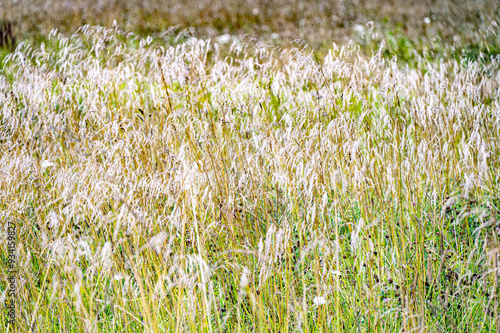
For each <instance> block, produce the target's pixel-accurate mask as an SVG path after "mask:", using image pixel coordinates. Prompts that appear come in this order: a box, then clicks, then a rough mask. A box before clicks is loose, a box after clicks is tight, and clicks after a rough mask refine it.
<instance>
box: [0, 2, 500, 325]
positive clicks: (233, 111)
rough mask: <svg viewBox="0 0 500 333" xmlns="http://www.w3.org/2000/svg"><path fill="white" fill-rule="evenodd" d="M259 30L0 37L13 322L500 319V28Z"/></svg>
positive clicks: (109, 30)
mask: <svg viewBox="0 0 500 333" xmlns="http://www.w3.org/2000/svg"><path fill="white" fill-rule="evenodd" d="M20 3H22V1H21V2H20ZM151 3H153V2H151ZM478 3H479V2H478ZM316 5H318V4H316ZM270 8H271V9H273V8H274V7H270ZM314 8H316V7H314ZM419 8H420V7H419ZM271 9H269V10H271ZM103 12H105V11H104V10H103ZM261 12H262V10H261ZM217 13H219V12H217ZM252 13H253V14H252V15H254V16H257V14H255V12H252ZM53 15H54V16H57V17H63V16H62V15H61V14H60V13H59V12H57V11H54V13H53ZM148 15H150V14H148ZM228 15H229V14H228ZM259 15H260V14H259ZM346 15H347V14H346ZM68 17H70V16H68ZM106 17H108V16H106ZM231 17H233V16H231ZM235 17H239V18H240V21H241V20H243V21H244V22H247V21H248V20H247V21H245V20H246V19H244V18H245V17H247V16H244V15H243V16H237V15H236V16H235ZM283 17H284V18H283V22H287V21H286V20H287V17H288V16H286V15H284V16H283ZM288 19H289V20H290V21H293V18H292V19H290V18H288ZM146 21H147V20H146ZM240 21H235V22H236V23H234V24H233V26H234V29H236V30H234V31H233V30H231V31H224V30H217V25H216V24H215V23H214V22H213V21H211V23H210V24H212V25H213V29H214V30H213V31H212V34H213V35H210V33H207V34H205V35H204V36H201V37H200V36H196V33H194V32H193V31H194V30H190V29H189V28H186V29H181V28H179V27H176V28H172V29H166V30H163V31H151V30H148V29H149V28H147V27H145V26H142V28H141V29H142V30H141V29H138V31H139V32H137V31H133V30H131V29H129V28H130V27H129V26H127V27H125V26H123V25H121V24H120V22H116V21H115V22H113V21H112V20H110V22H104V23H105V25H82V26H80V27H79V28H75V31H73V32H71V33H69V32H68V31H69V30H67V31H66V30H64V29H63V31H59V30H57V29H53V30H47V31H44V30H43V29H42V28H40V30H39V31H37V32H36V33H33V31H34V30H33V28H32V27H31V28H29V29H28V28H26V29H25V30H24V32H23V33H20V35H19V36H22V38H17V41H16V42H17V43H16V44H17V45H16V46H15V48H13V49H2V51H0V59H1V62H0V221H1V223H2V234H1V237H0V248H1V250H0V258H1V260H2V265H0V274H1V280H0V291H1V294H0V296H1V301H2V304H4V302H5V301H6V300H7V298H8V295H7V288H8V283H9V281H8V280H7V276H8V274H9V273H8V259H9V256H8V252H7V224H8V223H13V224H14V225H15V226H16V237H15V239H16V247H15V254H16V265H17V271H16V283H17V284H16V288H17V289H16V297H15V299H16V303H17V312H16V317H15V321H16V322H15V325H8V324H7V320H8V318H7V313H6V312H5V311H2V312H1V313H0V322H1V324H0V325H3V326H2V327H3V328H2V329H4V331H5V332H101V331H108V332H181V331H189V332H197V331H202V332H205V331H207V332H231V331H235V332H292V331H299V332H498V331H499V330H500V313H499V312H500V309H499V302H498V297H499V292H500V287H499V281H498V278H499V275H500V274H499V272H500V271H499V259H500V242H499V238H500V172H499V171H500V97H499V92H500V71H499V69H500V67H499V65H500V57H499V56H498V54H499V50H500V47H499V45H500V42H499V41H498V33H499V32H500V28H499V27H498V25H497V24H496V23H495V21H487V22H486V21H485V22H486V23H485V24H484V25H477V26H476V27H477V29H476V30H475V31H474V33H472V32H470V36H469V37H467V36H468V35H467V33H469V32H464V31H468V30H467V29H465V28H464V30H460V31H459V32H457V31H458V30H453V29H452V30H450V31H451V32H450V34H449V38H450V39H451V40H450V41H448V40H446V38H445V37H443V38H442V39H439V38H434V39H432V38H430V37H429V36H430V35H426V34H425V33H424V32H425V31H427V32H428V33H429V34H431V33H430V31H433V29H437V30H436V31H438V30H439V29H441V28H440V27H444V26H446V24H443V25H442V26H441V25H440V24H441V23H439V22H437V23H435V25H434V23H433V22H431V18H430V16H429V17H427V16H425V20H424V21H423V23H422V22H420V21H419V22H420V23H418V24H419V27H420V28H419V29H421V30H418V31H424V30H425V31H424V32H422V34H416V36H417V37H412V36H411V35H409V34H406V33H405V32H404V31H405V30H404V27H402V26H401V25H399V27H400V28H401V29H400V28H398V25H393V26H391V25H390V22H389V23H387V24H386V25H377V24H374V23H368V24H357V25H353V26H351V27H349V31H350V32H349V33H350V35H349V41H346V42H339V43H335V42H331V40H330V39H328V38H334V35H333V33H332V35H328V36H326V37H325V36H323V35H318V36H319V37H318V39H314V38H311V44H310V43H309V42H308V41H307V40H305V39H296V40H293V41H292V40H291V41H288V40H286V36H285V37H282V35H278V37H276V35H272V34H269V35H266V34H264V35H263V37H262V38H261V39H259V38H251V36H248V35H246V36H245V35H242V34H237V33H236V32H241V31H239V30H238V29H240V26H241V29H243V30H244V29H246V28H248V27H249V26H248V25H245V24H246V23H245V24H243V23H241V24H240V23H238V22H240ZM75 22H76V23H74V24H78V25H79V24H80V23H82V22H80V21H78V20H75ZM153 22H154V21H153ZM193 22H194V23H193ZM83 23H85V22H83ZM83 23H82V24H83ZM198 23H199V24H201V23H200V22H198ZM410 23H411V22H410ZM410 23H409V24H410ZM59 24H60V26H64V24H62V23H59ZM134 24H136V23H134ZM165 24H166V23H165ZM187 24H194V25H195V24H196V21H189V20H188V21H187ZM214 24H215V25H214ZM238 24H240V25H238ZM256 24H260V23H259V22H257V23H256ZM283 24H284V23H283ZM384 24H385V23H384ZM415 24H417V23H415ZM37 26H38V27H43V25H42V24H41V23H39V22H38V23H37ZM160 26H161V25H160ZM452 28H453V27H452ZM200 29H201V28H200ZM204 29H207V28H204ZM415 29H417V28H415ZM422 29H423V30H422ZM30 31H31V32H30ZM252 31H253V30H252ZM272 31H273V30H272V29H271V30H269V32H272ZM287 31H289V30H287ZM325 31H327V30H325ZM416 31H417V30H416ZM439 31H441V32H440V36H445V35H446V34H445V33H444V30H439ZM328 33H330V32H328ZM337 33H338V32H337ZM459 33H460V39H458V38H455V39H453V38H454V36H455V37H456V36H458V34H459ZM23 34H24V35H23ZM297 34H298V35H300V32H299V33H297ZM319 34H320V33H319ZM419 36H420V37H419ZM422 36H423V37H422ZM299 37H300V36H299ZM279 38H283V40H282V41H278V40H277V39H279ZM285 40H286V43H285ZM318 40H321V42H318ZM328 40H330V42H327V41H328ZM472 41H474V42H472Z"/></svg>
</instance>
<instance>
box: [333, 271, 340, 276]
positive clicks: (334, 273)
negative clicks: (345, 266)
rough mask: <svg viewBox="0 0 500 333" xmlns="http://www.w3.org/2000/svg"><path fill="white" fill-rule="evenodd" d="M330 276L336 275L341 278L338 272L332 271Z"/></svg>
mask: <svg viewBox="0 0 500 333" xmlns="http://www.w3.org/2000/svg"><path fill="white" fill-rule="evenodd" d="M332 275H337V276H339V277H340V276H342V273H340V271H333V272H332Z"/></svg>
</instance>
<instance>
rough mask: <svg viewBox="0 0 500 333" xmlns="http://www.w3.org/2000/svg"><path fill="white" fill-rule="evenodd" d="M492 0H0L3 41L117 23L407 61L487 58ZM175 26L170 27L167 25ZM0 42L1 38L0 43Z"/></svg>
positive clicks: (144, 30) (494, 13)
mask: <svg viewBox="0 0 500 333" xmlns="http://www.w3.org/2000/svg"><path fill="white" fill-rule="evenodd" d="M499 16H500V1H497V0H460V1H458V0H388V1H374V0H326V1H318V0H316V1H304V0H250V1H223V0H196V1H185V2H181V1H177V0H99V1H95V0H44V1H40V0H35V1H33V0H3V1H1V2H0V21H1V22H2V24H3V26H4V28H0V29H1V30H2V31H3V32H4V34H5V30H6V28H5V27H7V26H8V27H9V28H8V29H10V30H9V31H10V32H8V34H10V35H11V37H9V36H7V37H6V38H5V39H7V40H14V42H10V43H9V42H4V43H3V44H4V46H8V47H9V48H11V49H12V44H14V43H15V41H20V40H26V39H31V40H34V41H35V42H36V41H43V40H44V38H45V36H47V35H48V34H49V32H50V31H51V30H52V29H53V28H54V27H56V28H57V29H58V30H59V31H61V32H64V33H68V34H71V33H73V32H74V31H76V29H77V28H78V27H80V26H82V25H84V24H92V25H103V26H108V27H109V26H112V24H113V22H114V21H115V20H116V22H117V23H118V24H119V25H120V27H122V28H125V29H127V30H129V31H133V32H134V33H137V34H139V35H152V36H156V37H158V35H159V34H161V33H162V32H164V31H166V30H167V29H170V31H172V29H173V30H175V32H176V33H179V32H184V33H186V34H188V35H190V36H194V37H198V38H216V37H217V36H221V35H224V34H230V35H239V36H241V35H245V36H247V37H248V38H257V39H259V40H262V41H265V42H268V43H272V44H275V45H279V46H281V47H289V46H291V45H292V44H291V42H292V41H294V40H296V39H303V40H307V42H308V43H309V44H310V45H311V46H312V47H313V48H314V49H315V50H316V51H317V53H318V55H319V56H321V55H322V54H323V51H324V50H326V49H328V48H330V47H331V45H332V43H333V42H335V43H338V44H346V43H348V42H349V41H351V40H354V41H355V42H356V43H358V44H359V45H360V47H361V49H362V51H364V52H366V53H368V54H372V53H373V52H375V51H376V48H377V45H379V43H380V41H381V40H386V42H387V44H388V51H387V52H389V53H392V54H395V55H397V56H398V59H399V60H400V61H404V62H408V63H410V64H411V63H412V62H413V61H414V59H415V55H416V54H415V53H419V54H420V55H424V56H426V57H436V56H437V57H443V56H444V57H447V56H452V57H467V58H474V59H477V58H480V57H484V58H488V57H489V56H492V55H493V56H496V55H498V54H499V50H500V47H499V45H500V43H499V41H498V40H499V39H498V37H497V32H498V31H499V29H498V24H497V22H498V19H499ZM173 27H174V28H173ZM0 44H2V43H0Z"/></svg>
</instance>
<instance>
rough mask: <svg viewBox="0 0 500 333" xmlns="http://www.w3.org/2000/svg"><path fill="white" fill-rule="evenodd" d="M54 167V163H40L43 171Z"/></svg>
mask: <svg viewBox="0 0 500 333" xmlns="http://www.w3.org/2000/svg"><path fill="white" fill-rule="evenodd" d="M54 165H55V164H54V163H52V162H50V161H47V160H45V161H43V162H42V169H45V168H48V167H51V166H54Z"/></svg>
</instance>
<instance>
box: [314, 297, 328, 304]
mask: <svg viewBox="0 0 500 333" xmlns="http://www.w3.org/2000/svg"><path fill="white" fill-rule="evenodd" d="M313 303H314V305H318V306H319V305H323V304H326V299H325V298H324V297H322V296H318V297H314V299H313Z"/></svg>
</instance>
